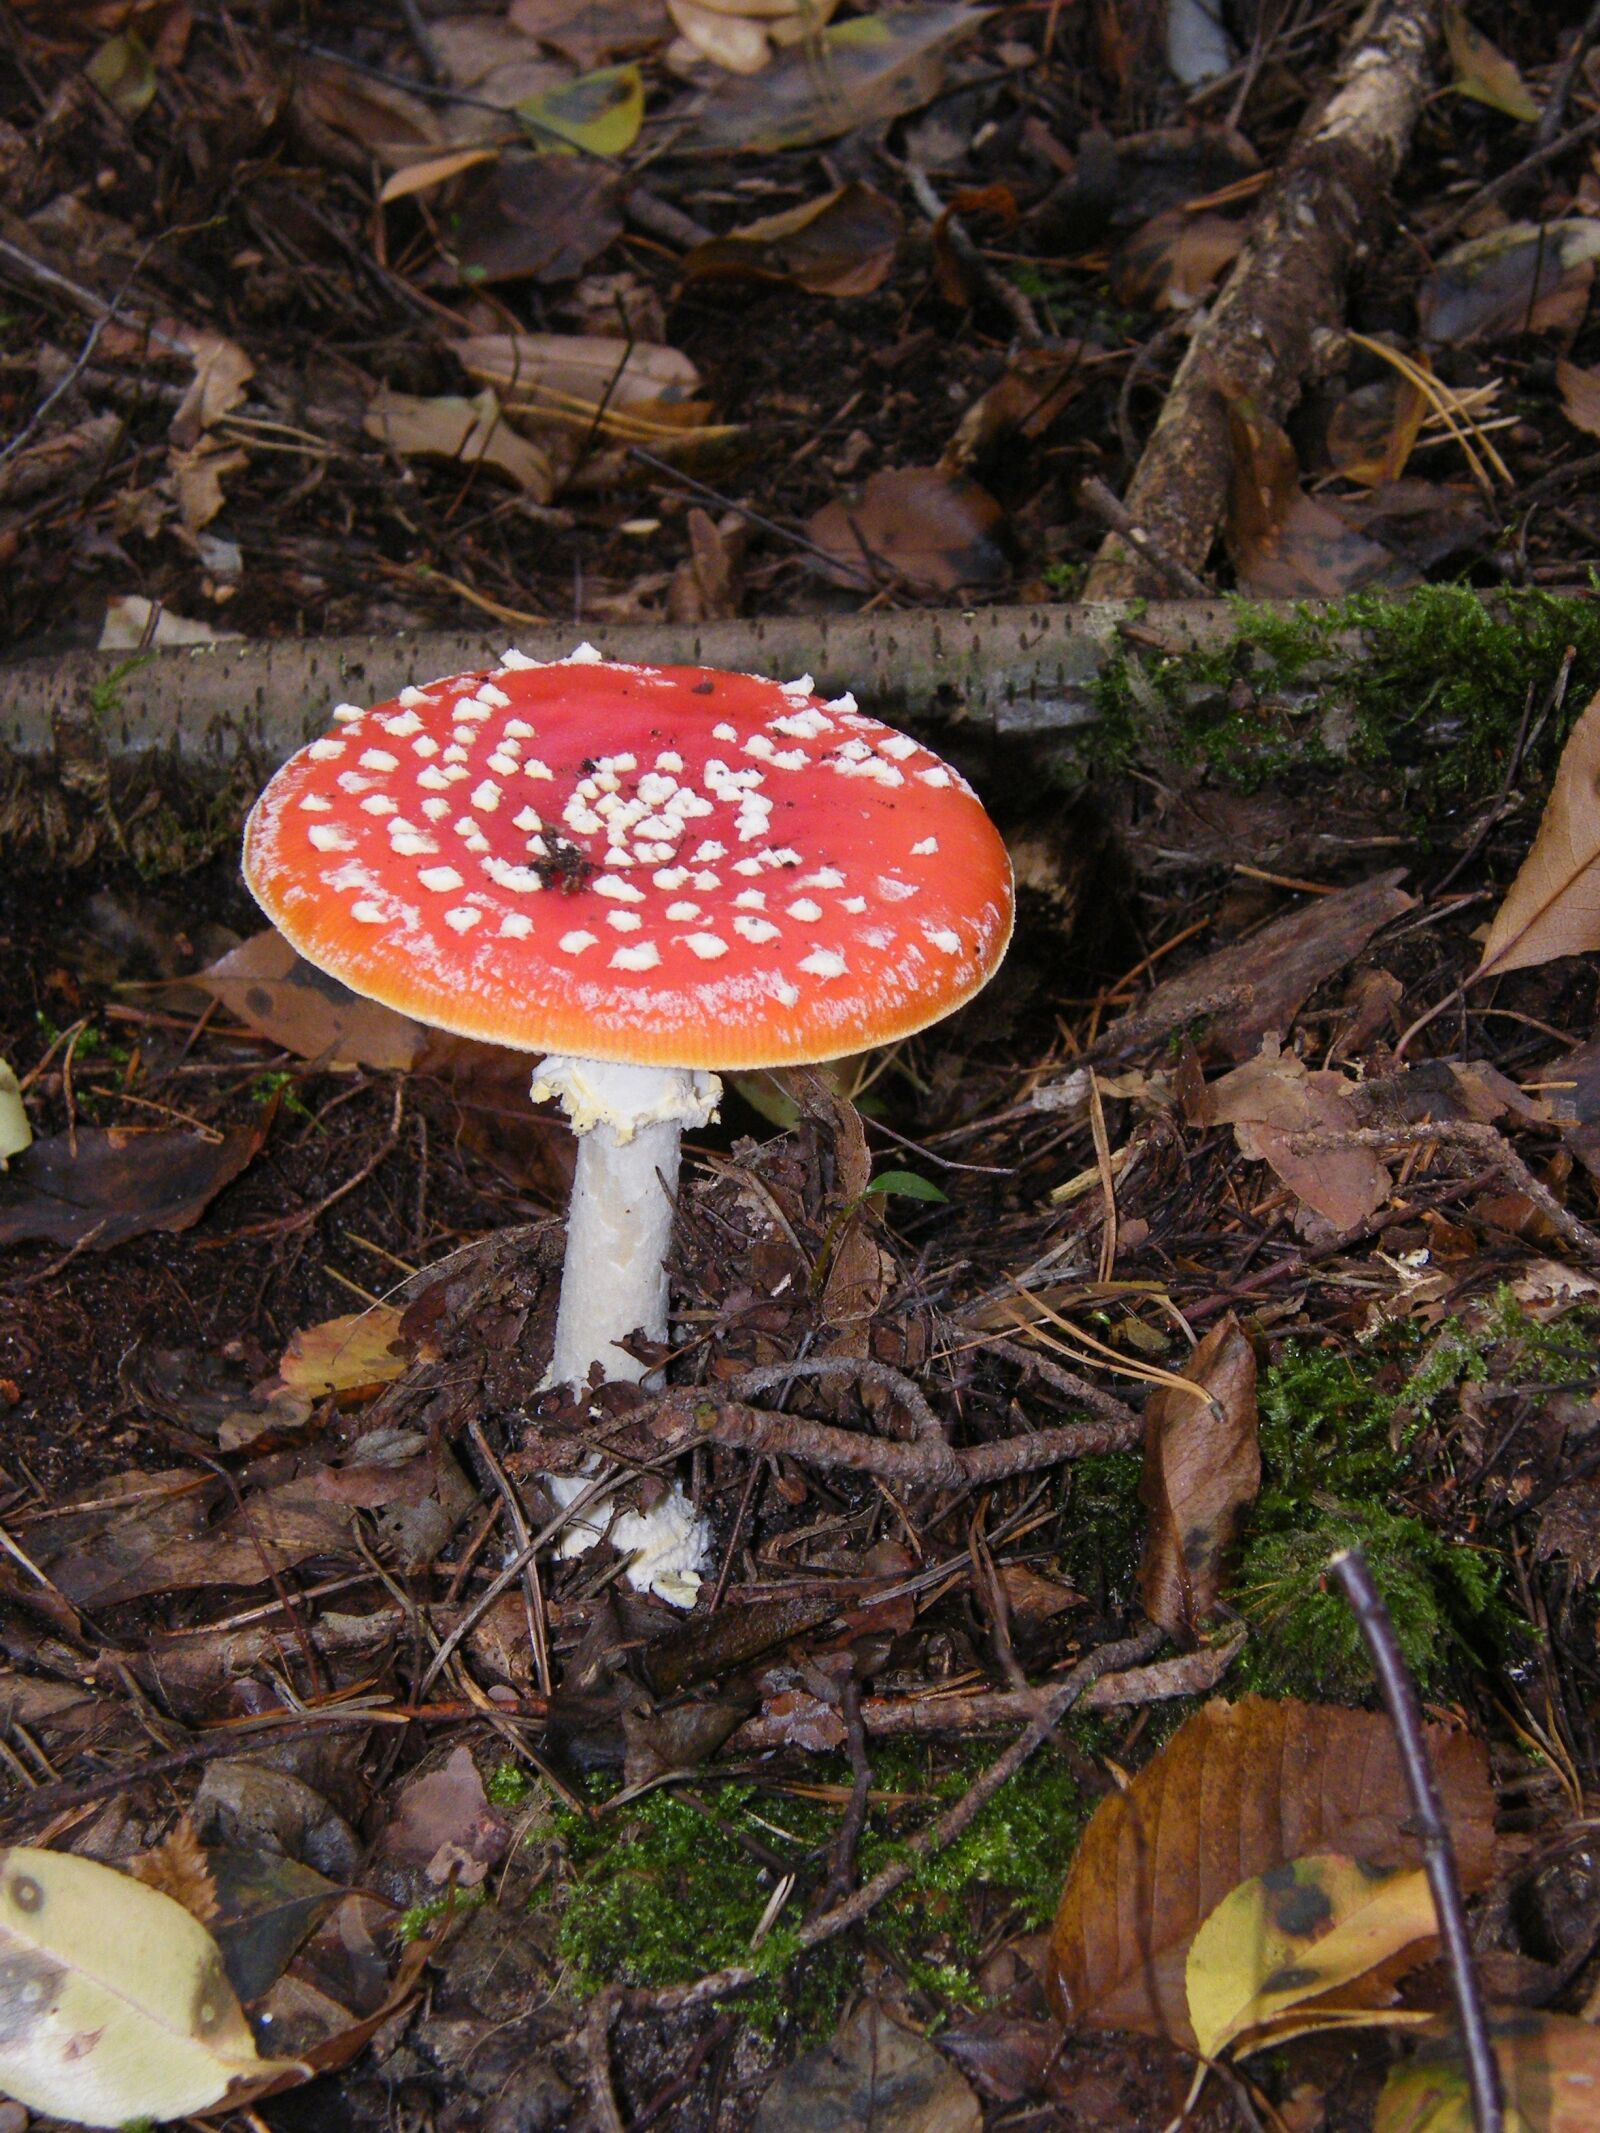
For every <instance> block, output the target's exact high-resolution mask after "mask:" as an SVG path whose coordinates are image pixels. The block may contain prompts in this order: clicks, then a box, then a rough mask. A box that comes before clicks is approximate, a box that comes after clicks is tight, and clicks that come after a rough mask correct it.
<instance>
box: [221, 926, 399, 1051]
mask: <svg viewBox="0 0 1600 2133" xmlns="http://www.w3.org/2000/svg"><path fill="white" fill-rule="evenodd" d="M197 982H198V983H199V984H201V985H203V986H204V987H205V988H206V990H207V991H208V992H210V993H214V994H215V995H216V997H217V998H218V999H219V1000H220V1001H221V1002H222V1004H223V1006H224V1007H226V1008H227V1009H228V1011H229V1013H230V1014H233V1015H236V1016H237V1017H238V1018H239V1020H240V1021H241V1022H243V1023H245V1024H247V1025H248V1027H249V1028H251V1029H253V1030H259V1031H260V1032H261V1034H262V1036H264V1037H270V1038H271V1039H272V1042H273V1043H274V1044H277V1045H281V1046H282V1047H283V1049H284V1050H285V1051H286V1052H293V1053H295V1054H296V1056H297V1057H298V1058H301V1059H315V1060H318V1061H320V1062H322V1063H323V1064H325V1065H328V1066H367V1067H374V1068H377V1069H378V1070H379V1071H380V1072H389V1071H398V1072H401V1073H404V1072H405V1071H406V1070H407V1069H408V1068H410V1067H412V1066H415V1064H416V1062H417V1059H418V1056H419V1055H420V1053H421V1051H422V1048H423V1046H424V1044H425V1043H426V1041H427V1038H428V1032H427V1031H426V1030H425V1029H424V1028H423V1027H422V1025H421V1023H420V1022H412V1021H409V1020H408V1019H407V1018H406V1016H404V1015H397V1014H396V1013H395V1012H394V1010H393V1009H392V1008H389V1007H380V1006H379V1005H378V1003H377V1002H376V1001H375V1000H363V999H362V998H361V997H360V996H359V995H358V994H356V993H353V992H351V991H349V990H348V989H347V988H346V987H345V986H343V985H341V984H340V983H339V981H338V979H337V978H330V977H328V976H327V975H326V974H325V973H324V972H322V971H320V970H316V969H314V968H313V967H312V965H311V964H310V963H307V962H304V961H303V960H302V959H301V958H300V957H299V956H298V955H296V954H295V952H294V950H293V949H292V948H291V947H290V946H289V943H288V942H287V941H286V940H285V939H284V937H283V935H282V934H281V933H279V932H278V931H277V929H276V927H273V926H269V927H267V929H266V930H265V931H264V932H262V933H255V934H252V935H251V937H250V938H249V940H247V941H244V942H242V943H241V944H240V946H239V947H237V948H231V949H230V950H229V951H228V953H227V954H226V955H225V956H222V957H221V958H220V959H219V960H218V961H217V962H215V963H213V964H212V965H211V967H210V969H209V970H203V971H201V972H200V975H199V978H198V980H197Z"/></svg>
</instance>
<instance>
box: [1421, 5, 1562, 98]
mask: <svg viewBox="0 0 1600 2133" xmlns="http://www.w3.org/2000/svg"><path fill="white" fill-rule="evenodd" d="M1444 34H1445V42H1446V43H1447V44H1448V45H1449V47H1450V62H1451V64H1452V66H1454V68H1455V70H1456V81H1455V85H1456V87H1457V89H1459V90H1460V92H1461V94H1462V95H1463V96H1470V97H1471V98H1472V99H1473V101H1474V102H1475V103H1479V104H1488V105H1489V106H1490V107H1491V108H1492V109H1493V110H1495V111H1503V112H1504V113H1505V115H1506V117H1507V118H1514V119H1521V120H1523V121H1524V122H1525V123H1526V124H1529V125H1531V124H1532V123H1533V121H1534V120H1535V119H1537V118H1538V116H1539V106H1538V105H1537V104H1536V103H1535V102H1534V100H1533V98H1532V97H1531V96H1530V95H1529V94H1528V85H1527V83H1526V82H1525V81H1524V80H1523V78H1522V76H1521V75H1520V74H1519V73H1518V72H1517V70H1516V67H1515V65H1514V64H1513V63H1512V61H1511V60H1509V59H1507V57H1506V55H1505V53H1504V52H1502V51H1501V49H1500V47H1499V46H1498V45H1497V44H1494V43H1493V42H1491V40H1490V39H1489V38H1487V37H1485V36H1484V34H1483V32H1482V30H1480V29H1475V28H1474V27H1473V25H1472V24H1471V23H1470V22H1469V21H1468V20H1467V18H1466V15H1465V13H1464V12H1463V10H1462V9H1461V8H1459V7H1448V8H1446V9H1445V16H1444Z"/></svg>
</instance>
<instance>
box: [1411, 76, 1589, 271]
mask: <svg viewBox="0 0 1600 2133" xmlns="http://www.w3.org/2000/svg"><path fill="white" fill-rule="evenodd" d="M1597 133H1600V111H1597V112H1596V113H1595V114H1594V116H1593V117H1592V118H1586V119H1585V120H1584V121H1583V122H1582V124H1581V125H1577V126H1574V127H1573V128H1572V129H1571V131H1570V132H1568V133H1564V134H1563V135H1562V136H1561V138H1560V140H1559V141H1548V142H1546V143H1545V144H1544V146H1543V147H1540V148H1535V149H1533V150H1531V151H1530V153H1529V154H1527V155H1525V156H1524V157H1523V159H1522V161H1521V162H1520V163H1513V164H1512V166H1511V168H1510V169H1509V170H1503V171H1501V173H1500V175H1499V177H1498V178H1491V179H1490V180H1489V183H1488V184H1487V185H1484V186H1480V188H1479V189H1478V191H1477V192H1475V193H1474V194H1473V195H1472V197H1471V198H1470V199H1468V200H1464V201H1463V202H1462V203H1461V205H1460V207H1458V208H1457V209H1456V210H1455V212H1454V213H1453V214H1450V215H1446V217H1445V218H1444V220H1443V222H1441V223H1440V224H1439V225H1438V226H1437V228H1435V229H1433V230H1431V231H1430V232H1429V234H1428V250H1429V251H1430V252H1434V253H1437V252H1438V251H1440V250H1441V249H1442V247H1443V246H1445V245H1447V244H1448V243H1449V242H1450V240H1451V238H1452V237H1454V236H1455V235H1456V233H1457V231H1458V230H1460V229H1462V228H1463V227H1464V226H1465V225H1466V224H1467V223H1468V222H1470V221H1471V219H1472V217H1473V216H1474V215H1476V214H1477V213H1478V211H1479V210H1480V208H1485V207H1487V206H1488V205H1489V203H1490V202H1491V201H1492V200H1498V199H1499V197H1500V195H1501V194H1502V193H1507V192H1510V191H1511V189H1512V187H1513V186H1515V185H1517V184H1519V183H1520V182H1521V181H1522V179H1524V178H1531V177H1532V176H1533V173H1534V172H1535V171H1536V170H1543V168H1544V166H1545V165H1546V163H1553V162H1555V161H1556V159H1557V157H1559V156H1564V155H1565V154H1566V152H1567V150H1568V149H1569V148H1579V147H1581V146H1582V145H1583V143H1584V142H1585V141H1589V140H1592V139H1593V138H1594V136H1595V135H1596V134H1597Z"/></svg>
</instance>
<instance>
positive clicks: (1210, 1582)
mask: <svg viewBox="0 0 1600 2133" xmlns="http://www.w3.org/2000/svg"><path fill="white" fill-rule="evenodd" d="M1182 1374H1183V1376H1184V1377H1186V1378H1188V1379H1190V1380H1191V1381H1192V1382H1193V1383H1194V1384H1195V1385H1197V1386H1198V1387H1199V1388H1200V1390H1201V1392H1203V1393H1204V1394H1206V1395H1207V1397H1206V1398H1204V1399H1201V1398H1199V1397H1197V1396H1195V1395H1192V1394H1187V1393H1182V1392H1179V1391H1178V1389H1177V1387H1176V1386H1174V1385H1158V1386H1157V1387H1156V1388H1155V1390H1154V1391H1153V1392H1152V1393H1151V1395H1150V1397H1149V1399H1148V1400H1147V1401H1146V1403H1145V1411H1144V1412H1145V1439H1144V1473H1143V1476H1142V1478H1141V1481H1140V1485H1139V1500H1140V1502H1141V1503H1143V1504H1144V1506H1145V1507H1146V1509H1147V1510H1148V1511H1149V1513H1150V1523H1149V1526H1148V1527H1147V1529H1146V1532H1145V1542H1144V1554H1143V1558H1142V1560H1141V1562H1140V1565H1139V1597H1140V1598H1141V1600H1142V1601H1143V1602H1144V1611H1145V1613H1146V1614H1147V1615H1148V1616H1149V1617H1150V1619H1151V1621H1152V1622H1159V1623H1160V1624H1161V1627H1162V1628H1163V1629H1165V1630H1167V1631H1168V1632H1169V1633H1170V1634H1171V1635H1172V1636H1174V1637H1176V1638H1177V1639H1178V1640H1179V1641H1180V1642H1182V1643H1183V1644H1185V1645H1191V1646H1192V1645H1194V1644H1197V1643H1198V1642H1199V1635H1200V1627H1201V1624H1202V1623H1203V1622H1204V1621H1205V1618H1206V1616H1207V1615H1209V1614H1210V1612H1211V1610H1212V1608H1213V1607H1214V1606H1215V1605H1216V1602H1217V1595H1218V1593H1219V1591H1220V1590H1221V1585H1222V1570H1223V1564H1224V1560H1225V1558H1226V1556H1227V1552H1228V1549H1229V1548H1230V1547H1231V1546H1232V1543H1233V1540H1234V1537H1235V1535H1236V1534H1237V1532H1238V1530H1239V1524H1240V1521H1241V1519H1242V1518H1243V1516H1244V1513H1245V1511H1246V1510H1247V1509H1248V1508H1249V1506H1250V1505H1251V1504H1252V1503H1254V1501H1255V1498H1256V1492H1257V1491H1258V1490H1259V1488H1260V1486H1261V1444H1260V1436H1259V1426H1258V1418H1257V1414H1256V1359H1255V1355H1254V1352H1253V1351H1252V1349H1251V1346H1250V1343H1249V1341H1247V1340H1246V1339H1245V1336H1244V1333H1243V1331H1242V1329H1241V1328H1240V1325H1239V1321H1238V1319H1237V1318H1235V1316H1234V1315H1233V1313H1232V1312H1231V1311H1230V1312H1229V1313H1228V1314H1227V1316H1226V1317H1225V1318H1223V1319H1221V1320H1219V1321H1218V1323H1217V1324H1216V1325H1215V1326H1213V1327H1212V1329H1211V1331H1210V1332H1209V1333H1208V1334H1207V1335H1206V1337H1205V1339H1204V1340H1203V1341H1202V1342H1201V1343H1200V1345H1199V1347H1198V1348H1196V1349H1195V1351H1194V1353H1193V1355H1191V1356H1190V1358H1189V1360H1188V1362H1187V1363H1186V1364H1185V1365H1184V1368H1183V1373H1182Z"/></svg>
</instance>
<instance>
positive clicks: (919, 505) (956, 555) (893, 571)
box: [806, 467, 1006, 593]
mask: <svg viewBox="0 0 1600 2133" xmlns="http://www.w3.org/2000/svg"><path fill="white" fill-rule="evenodd" d="M999 523H1000V506H999V505H998V504H997V503H996V502H995V500H994V498H993V497H992V496H991V495H990V494H989V492H988V490H987V489H983V488H980V487H979V485H978V484H977V482H975V481H972V480H970V479H969V478H968V477H967V476H965V475H961V474H954V475H952V474H947V473H945V472H944V471H943V470H942V469H941V468H939V467H886V468H885V469H884V470H883V471H882V472H881V473H878V474H874V475H872V476H871V478H870V479H869V480H868V482H867V485H866V487H865V488H864V489H863V490H862V492H861V497H860V500H859V502H857V503H854V504H850V503H844V502H839V503H831V504H824V505H823V507H822V509H821V510H820V511H819V512H817V513H816V515H815V516H814V517H813V518H812V520H811V521H810V523H809V525H808V526H807V527H806V532H807V534H808V535H809V537H810V538H811V540H813V541H814V542H815V543H816V545H817V546H818V547H819V548H822V549H825V550H826V551H827V552H828V554H829V555H830V556H834V557H836V558H837V559H838V562H839V564H840V566H841V567H840V569H839V571H838V577H839V580H840V582H841V583H844V584H849V585H854V586H861V585H872V584H878V583H883V582H887V583H890V584H894V583H899V584H903V585H905V586H907V587H909V588H910V589H911V590H913V591H915V592H920V593H948V592H954V591H956V590H957V589H958V588H959V587H960V586H963V585H993V584H996V583H998V582H999V581H1000V579H1002V578H1003V577H1004V575H1005V569H1006V565H1005V558H1004V556H1003V555H1002V554H1001V552H1000V550H999V548H998V547H997V546H996V544H995V542H994V540H993V539H992V538H991V536H992V534H993V532H994V530H995V528H996V527H997V526H998V525H999Z"/></svg>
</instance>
